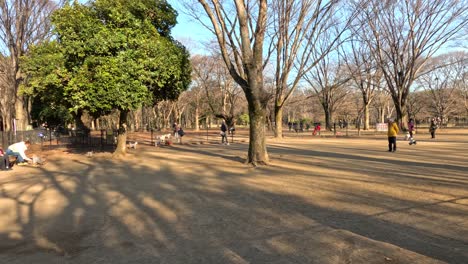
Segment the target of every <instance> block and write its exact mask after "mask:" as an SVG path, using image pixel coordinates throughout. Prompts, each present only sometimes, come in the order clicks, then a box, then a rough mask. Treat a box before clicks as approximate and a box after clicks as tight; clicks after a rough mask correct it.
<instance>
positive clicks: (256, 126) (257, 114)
mask: <svg viewBox="0 0 468 264" xmlns="http://www.w3.org/2000/svg"><path fill="white" fill-rule="evenodd" d="M249 108H250V109H249V117H250V142H249V152H248V158H247V163H251V164H252V165H254V166H257V165H266V164H267V163H268V161H269V159H268V153H267V149H266V138H265V121H266V120H265V118H266V111H265V108H263V107H262V106H261V104H260V103H258V102H249Z"/></svg>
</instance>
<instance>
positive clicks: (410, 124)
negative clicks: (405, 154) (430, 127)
mask: <svg viewBox="0 0 468 264" xmlns="http://www.w3.org/2000/svg"><path fill="white" fill-rule="evenodd" d="M408 133H409V135H410V139H412V138H413V133H414V120H413V118H410V120H409V122H408Z"/></svg>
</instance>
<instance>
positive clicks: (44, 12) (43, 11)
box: [0, 0, 62, 129]
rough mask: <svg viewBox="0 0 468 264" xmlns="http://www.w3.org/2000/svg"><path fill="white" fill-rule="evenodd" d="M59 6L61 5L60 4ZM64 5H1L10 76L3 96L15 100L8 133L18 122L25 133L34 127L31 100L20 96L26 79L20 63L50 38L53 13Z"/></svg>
mask: <svg viewBox="0 0 468 264" xmlns="http://www.w3.org/2000/svg"><path fill="white" fill-rule="evenodd" d="M57 2H58V3H57ZM61 4H62V1H52V0H3V1H0V47H4V48H5V49H4V50H2V51H1V52H2V53H3V54H4V55H5V57H6V58H7V63H6V64H7V65H6V66H7V67H8V68H9V70H8V71H6V73H7V75H9V76H8V80H9V81H8V82H7V83H6V84H7V87H8V92H7V93H5V94H2V96H14V98H13V99H8V100H10V101H11V100H12V101H13V102H14V105H15V111H14V112H13V111H12V110H13V109H8V111H12V113H9V114H6V113H5V117H6V118H9V119H8V122H7V126H6V128H7V129H10V128H11V127H10V124H9V120H11V119H10V118H15V119H16V120H18V123H17V125H18V129H25V128H26V125H27V124H28V123H30V120H29V107H30V106H29V105H28V98H27V97H25V96H22V95H20V94H18V89H19V87H20V84H21V82H22V79H23V77H24V76H23V75H22V74H21V69H20V65H19V59H20V57H21V56H23V55H24V54H25V53H26V52H27V50H28V47H29V46H30V45H32V44H36V43H38V42H40V41H42V40H44V39H47V38H48V37H50V34H51V30H50V29H51V23H50V20H49V18H50V16H51V14H52V12H53V11H54V10H55V9H56V8H57V7H58V6H60V5H61Z"/></svg>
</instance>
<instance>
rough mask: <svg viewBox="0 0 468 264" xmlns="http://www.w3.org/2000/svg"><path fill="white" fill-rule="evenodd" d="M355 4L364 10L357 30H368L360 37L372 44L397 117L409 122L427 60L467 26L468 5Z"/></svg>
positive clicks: (408, 0) (439, 0)
mask: <svg viewBox="0 0 468 264" xmlns="http://www.w3.org/2000/svg"><path fill="white" fill-rule="evenodd" d="M355 6H356V8H359V9H361V10H362V11H363V12H362V14H361V15H360V23H359V25H361V27H363V30H362V31H356V32H364V34H361V35H360V37H361V38H362V39H363V41H365V42H366V44H367V45H368V46H369V47H370V48H371V50H372V54H373V57H374V59H375V60H376V61H377V62H378V64H379V67H380V68H381V70H382V73H383V76H384V78H385V80H386V84H387V88H388V90H389V92H390V95H391V96H392V100H393V103H394V104H395V110H396V113H397V118H398V120H399V122H400V124H402V125H403V126H406V123H407V122H406V121H407V113H406V104H407V99H408V95H409V92H410V87H411V86H412V84H413V82H414V80H415V79H417V77H418V76H419V75H420V74H421V69H422V67H423V66H424V64H425V63H426V62H427V60H428V59H429V58H430V57H431V56H433V55H434V53H435V52H437V51H438V50H439V49H440V48H441V47H442V46H443V45H445V44H447V42H448V41H450V40H452V39H454V37H455V35H456V34H457V33H458V32H459V31H460V30H461V29H463V28H464V27H466V25H467V24H468V20H467V19H466V17H467V12H468V11H467V10H468V5H466V2H465V1H453V0H432V1H421V0H404V1H390V0H385V1H381V0H372V1H369V3H363V2H362V1H356V2H355ZM366 27H368V28H366ZM369 30H370V32H372V34H370V35H368V34H366V32H368V31H369Z"/></svg>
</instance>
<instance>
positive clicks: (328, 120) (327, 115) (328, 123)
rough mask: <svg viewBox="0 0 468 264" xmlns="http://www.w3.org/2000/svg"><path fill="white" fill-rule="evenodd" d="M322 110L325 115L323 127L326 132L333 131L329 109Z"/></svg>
mask: <svg viewBox="0 0 468 264" xmlns="http://www.w3.org/2000/svg"><path fill="white" fill-rule="evenodd" d="M323 110H324V114H325V127H326V128H327V130H330V131H331V130H333V126H332V122H331V121H332V113H331V111H330V109H329V108H328V107H326V106H324V107H323Z"/></svg>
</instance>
